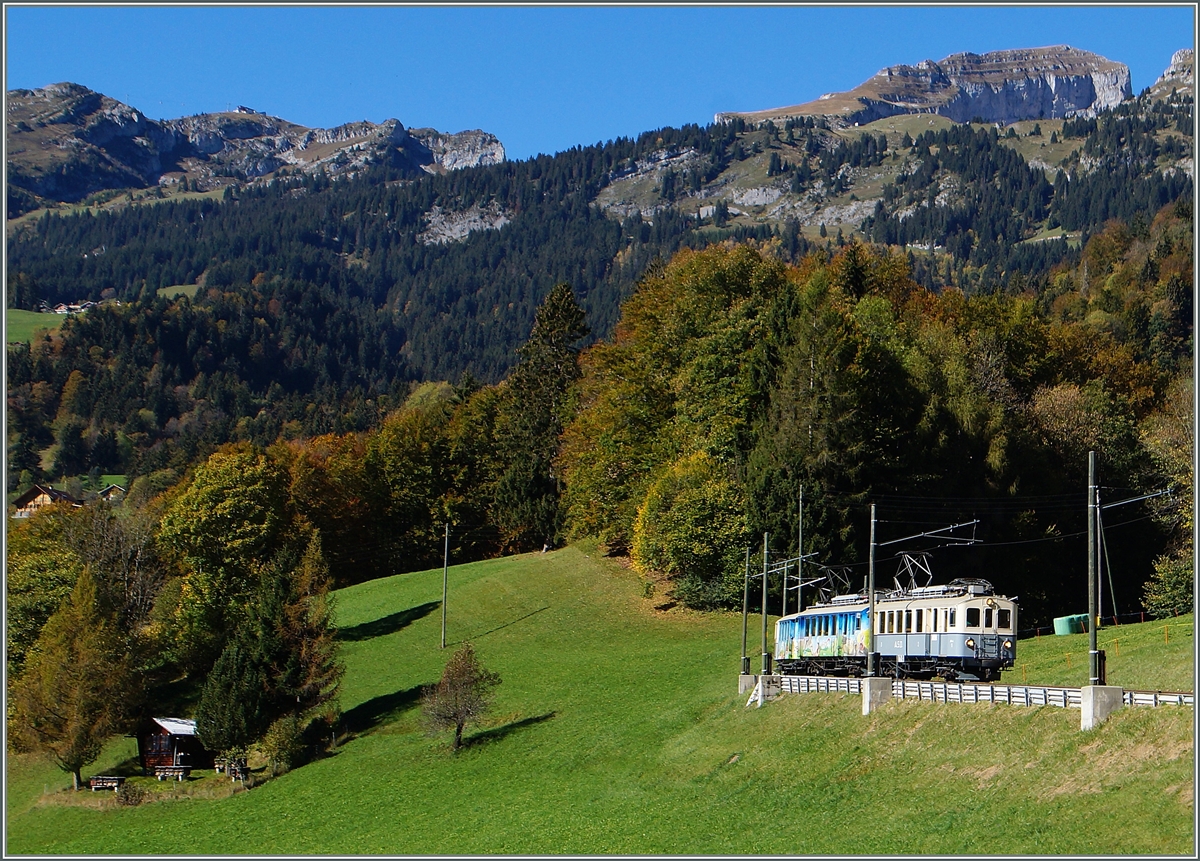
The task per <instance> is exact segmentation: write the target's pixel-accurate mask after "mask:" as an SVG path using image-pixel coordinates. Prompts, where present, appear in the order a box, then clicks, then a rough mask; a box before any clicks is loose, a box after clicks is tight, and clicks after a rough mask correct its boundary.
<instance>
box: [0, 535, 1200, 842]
mask: <svg viewBox="0 0 1200 861" xmlns="http://www.w3.org/2000/svg"><path fill="white" fill-rule="evenodd" d="M441 574H442V572H441V571H440V570H435V571H427V572H421V573H417V574H408V575H403V576H400V577H394V578H389V579H384V580H376V581H372V582H369V583H364V584H361V585H358V586H354V587H351V588H348V589H345V590H342V591H341V592H340V593H338V599H337V600H338V615H339V620H340V623H341V625H342V634H341V636H342V638H343V640H344V645H345V652H344V654H345V660H346V664H347V669H348V672H347V675H346V680H345V684H344V691H343V696H342V702H343V707H344V708H345V709H346V713H345V722H346V725H347V726H348V728H349V729H350V730H351V731H352V736H353V737H352V738H350V739H349V740H348V741H346V742H345V743H344V744H342V745H341V747H340V748H339V749H338V752H337V753H336V755H334V756H331V757H328V758H326V759H323V760H320V761H318V762H315V763H312V764H310V765H307V766H304V767H303V768H299V769H297V770H295V771H293V772H291V773H288V774H286V775H284V776H282V777H280V778H278V779H276V780H272V781H269V782H267V783H266V784H265V785H262V786H259V787H257V788H255V789H253V790H251V791H250V792H238V793H236V794H233V795H232V796H230V797H226V798H223V799H217V798H215V796H219V795H222V794H228V792H229V790H228V786H229V785H228V784H226V783H224V782H223V781H218V780H217V779H216V778H215V777H212V776H206V777H203V778H202V779H199V780H194V781H191V782H189V784H186V785H185V787H184V791H187V792H189V793H191V794H192V795H193V796H204V795H209V796H214V798H212V799H209V800H198V799H193V800H187V801H185V800H161V801H158V802H156V803H149V804H143V805H142V806H140V807H137V808H117V807H115V806H114V805H113V803H112V802H111V800H108V799H98V798H96V797H95V796H93V795H92V794H91V793H81V795H82V796H84V797H83V798H82V799H78V801H79V803H75V804H67V803H63V802H64V796H66V795H68V793H63V792H60V791H57V790H59V789H61V787H63V786H65V785H66V784H67V783H69V779H65V780H64V778H65V775H63V774H62V773H61V772H56V771H54V770H53V769H52V767H50V766H47V765H45V764H44V763H42V762H41V761H34V760H30V759H29V758H27V757H17V758H12V759H10V761H9V766H8V800H7V802H6V803H7V813H8V821H7V828H8V833H7V838H8V843H7V850H8V852H10V853H18V854H19V853H39V854H40V853H70V854H127V853H135V854H140V853H155V854H157V853H162V854H180V853H187V854H234V853H246V854H260V853H263V854H267V853H269V854H280V853H282V854H317V853H338V854H359V853H362V854H373V853H386V854H473V853H520V854H543V853H545V854H557V853H581V854H582V853H589V854H591V853H599V854H607V853H618V854H622V853H682V854H863V853H865V854H896V853H903V854H909V853H911V854H977V853H986V854H994V853H995V854H1076V853H1080V854H1108V853H1116V854H1120V853H1139V852H1140V853H1156V854H1157V853H1187V852H1190V851H1191V849H1192V845H1193V844H1192V840H1193V826H1192V822H1193V817H1192V805H1193V800H1192V793H1193V783H1192V757H1193V747H1192V711H1191V709H1178V708H1163V709H1158V710H1153V709H1138V710H1125V711H1122V712H1119V713H1117V714H1116V715H1115V716H1114V717H1113V718H1112V719H1111V720H1110V721H1108V722H1107V723H1106V724H1104V725H1103V727H1101V728H1100V729H1099V730H1097V731H1095V732H1092V733H1088V734H1084V733H1081V732H1080V731H1079V713H1078V711H1075V710H1063V709H1058V708H1053V707H1047V708H1033V709H1024V708H1013V707H1008V706H996V707H988V706H944V705H942V706H935V705H930V704H928V703H914V702H911V701H910V702H895V703H892V704H890V705H888V706H887V707H885V708H883V709H882V710H880V711H878V712H876V713H875V714H873V715H871V716H870V717H863V716H862V714H861V703H860V700H859V698H858V697H853V696H846V695H815V694H814V695H807V696H785V697H782V698H780V699H779V700H777V701H775V702H772V703H769V704H768V705H767V706H766V707H764V708H762V709H750V710H747V709H745V708H744V697H743V696H739V695H737V694H736V693H735V690H736V681H735V674H736V671H737V664H738V649H739V638H740V624H741V620H740V618H739V617H737V616H736V615H733V614H719V615H718V614H694V613H682V612H680V611H678V610H672V611H670V612H666V613H664V612H658V611H655V610H654V609H653V605H654V603H655V599H650V600H648V599H645V598H643V597H642V583H641V580H640V578H638V577H637V576H636V575H635V574H633V573H632V572H629V571H626V570H624V569H622V568H620V567H619V566H617V565H615V564H614V563H612V562H611V561H609V560H605V559H602V558H600V557H598V555H597V553H596V551H595V548H594V547H592V546H588V545H582V546H576V547H570V548H567V549H564V550H560V551H557V552H554V553H550V554H546V555H541V554H535V555H527V556H519V557H511V558H508V559H502V560H492V561H487V562H480V563H475V564H471V565H465V566H461V567H456V568H454V569H452V570H451V572H450V597H449V602H448V607H447V616H448V632H447V637H448V640H449V643H450V646H451V649H447V650H446V651H442V650H440V649H439V647H438V646H439V639H440V625H441V607H440V599H441ZM659 600H661V599H659ZM1176 624H1177V627H1172V628H1170V631H1169V637H1170V642H1169V643H1165V644H1164V643H1162V629H1161V625H1159V626H1157V633H1155V632H1156V628H1155V626H1154V625H1152V624H1150V623H1147V625H1146V626H1145V627H1144V628H1142V629H1137V630H1136V631H1135V628H1134V627H1133V626H1127V627H1123V628H1121V629H1112V634H1113V635H1114V636H1120V637H1121V639H1122V642H1121V653H1122V657H1121V660H1122V661H1128V662H1129V663H1128V665H1127V666H1125V667H1124V668H1123V669H1122V670H1121V672H1129V673H1131V674H1137V675H1138V676H1139V679H1138V681H1137V682H1136V683H1134V684H1133V685H1131V686H1135V687H1163V688H1167V687H1179V686H1180V684H1181V680H1182V679H1185V678H1190V675H1191V664H1192V661H1191V654H1192V641H1191V638H1190V636H1187V633H1185V632H1188V633H1190V630H1191V627H1190V624H1191V620H1190V619H1181V620H1179V622H1178V623H1176ZM752 630H753V631H757V628H756V627H755V628H752ZM1118 630H1119V632H1120V633H1119V635H1118V634H1117V631H1118ZM1127 632H1128V633H1127ZM1108 635H1109V632H1108V631H1106V632H1105V634H1104V635H1103V636H1104V637H1107V636H1108ZM1156 637H1157V639H1155V638H1156ZM464 640H470V641H471V642H472V643H474V645H475V648H476V651H477V653H478V655H479V657H480V659H481V660H482V662H483V663H484V665H485V666H487V667H488V668H490V669H493V670H496V671H497V672H499V673H500V675H501V676H502V677H503V680H504V681H503V684H502V685H501V686H500V687H499V689H498V691H497V698H496V701H495V707H494V710H493V713H492V717H491V719H490V721H489V722H488V724H487V725H486V726H484V727H482V728H477V729H475V730H468V735H467V740H468V745H467V747H466V748H465V749H464V750H463V751H462V752H461V753H460V754H459V755H457V756H454V755H451V754H450V752H449V746H448V739H447V738H446V737H440V738H429V737H427V736H426V735H424V734H423V732H422V731H421V729H420V723H419V710H418V708H417V702H418V698H419V690H420V687H421V686H422V685H423V684H426V683H429V682H432V681H434V680H436V678H437V677H438V675H439V674H440V671H441V668H442V666H443V665H444V662H445V660H446V659H447V658H448V657H449V653H450V651H451V650H452V648H453V647H454V646H456V645H457V644H459V643H461V642H463V641H464ZM1079 641H1082V642H1083V643H1084V648H1085V649H1086V637H1083V638H1079V637H1060V638H1053V637H1044V638H1041V639H1040V640H1034V641H1022V643H1021V661H1022V664H1024V663H1028V670H1027V672H1028V674H1029V676H1030V681H1034V680H1035V679H1034V677H1035V676H1041V675H1043V674H1044V675H1045V678H1043V679H1041V680H1043V681H1063V682H1066V683H1073V684H1078V680H1077V679H1067V678H1066V677H1063V678H1061V679H1060V678H1059V676H1058V675H1056V674H1058V673H1059V669H1058V668H1057V666H1056V661H1059V660H1064V659H1063V655H1065V653H1066V651H1074V650H1076V649H1077V648H1078V642H1079ZM751 642H752V651H757V647H756V645H755V644H756V640H755V638H754V636H752V637H751ZM1159 644H1162V645H1161V648H1160V647H1159ZM1155 652H1157V657H1155V655H1154V653H1155ZM1109 654H1110V656H1111V655H1112V651H1111V650H1110V652H1109ZM1135 658H1136V659H1137V661H1138V663H1136V664H1135V663H1134V661H1135ZM1143 658H1144V660H1143ZM1163 664H1165V665H1166V666H1167V669H1166V670H1160V669H1158V668H1159V667H1160V666H1161V665H1163ZM1118 666H1119V664H1118V661H1117V659H1116V658H1115V657H1112V658H1110V670H1111V672H1112V673H1113V676H1114V681H1116V674H1117V672H1118V670H1117V668H1118ZM1018 672H1020V670H1019V668H1018ZM1064 672H1065V671H1064ZM1077 675H1078V674H1077V673H1076V676H1077ZM1189 686H1190V685H1189ZM131 751H132V742H131V741H129V740H126V739H120V740H117V741H115V742H114V743H113V744H112V745H111V746H110V748H109V749H108V750H107V751H106V754H105V757H104V758H103V759H102V760H101V761H100V762H98V763H96V765H95V767H94V768H93V769H91V770H89V772H88V773H105V772H108V771H111V770H114V769H117V768H119V767H120V760H121V759H122V758H124V757H127V756H129V755H130V753H131ZM143 780H144V783H145V784H147V785H148V788H149V789H151V790H153V791H155V792H156V793H157V796H156V797H159V798H163V799H167V798H168V797H169V796H171V795H172V794H174V792H175V789H176V788H175V787H172V786H170V785H169V784H160V785H154V784H155V781H153V780H145V779H139V781H143ZM97 795H99V794H97ZM71 800H72V801H74V800H75V799H71ZM864 823H870V825H869V826H865V825H864Z"/></svg>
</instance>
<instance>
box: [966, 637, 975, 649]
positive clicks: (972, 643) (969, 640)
mask: <svg viewBox="0 0 1200 861" xmlns="http://www.w3.org/2000/svg"><path fill="white" fill-rule="evenodd" d="M967 648H968V649H973V648H975V640H974V639H973V638H971V637H968V638H967Z"/></svg>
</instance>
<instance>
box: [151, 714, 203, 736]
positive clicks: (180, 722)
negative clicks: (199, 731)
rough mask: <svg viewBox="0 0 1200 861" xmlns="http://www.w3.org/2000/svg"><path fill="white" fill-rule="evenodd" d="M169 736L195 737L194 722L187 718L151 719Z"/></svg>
mask: <svg viewBox="0 0 1200 861" xmlns="http://www.w3.org/2000/svg"><path fill="white" fill-rule="evenodd" d="M151 720H153V721H154V722H155V723H156V724H158V725H159V726H161V727H162V728H163V729H165V730H166V731H167V732H169V733H170V734H171V735H195V734H196V722H195V721H194V720H189V719H188V718H164V717H162V718H161V717H156V718H151Z"/></svg>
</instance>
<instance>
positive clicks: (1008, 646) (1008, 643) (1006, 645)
mask: <svg viewBox="0 0 1200 861" xmlns="http://www.w3.org/2000/svg"><path fill="white" fill-rule="evenodd" d="M1004 648H1006V649H1011V648H1012V640H1005V641H1004Z"/></svg>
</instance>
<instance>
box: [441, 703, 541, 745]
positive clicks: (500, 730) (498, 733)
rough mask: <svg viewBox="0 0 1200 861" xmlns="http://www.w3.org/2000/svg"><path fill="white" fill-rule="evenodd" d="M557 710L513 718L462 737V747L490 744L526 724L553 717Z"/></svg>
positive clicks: (533, 723) (526, 725) (530, 724)
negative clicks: (494, 726)
mask: <svg viewBox="0 0 1200 861" xmlns="http://www.w3.org/2000/svg"><path fill="white" fill-rule="evenodd" d="M557 714H558V712H546V713H545V714H544V715H535V716H534V717H527V718H523V719H521V720H515V721H513V722H512V723H506V724H505V725H504V726H498V727H496V728H495V729H486V730H484V731H483V732H477V733H475V734H474V735H472V736H469V737H468V738H464V739H463V744H462V746H463V747H474V746H475V745H480V744H491V743H493V742H497V741H500V740H501V739H504V738H507V737H508V736H509V735H511V734H512V733H514V732H516V731H517V730H519V729H525V727H528V726H534V725H535V724H539V723H544V722H546V721H548V720H550V719H551V718H553V717H555V716H556V715H557Z"/></svg>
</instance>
